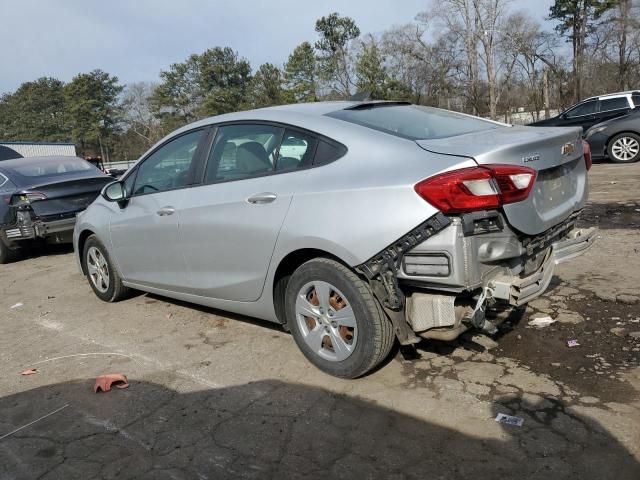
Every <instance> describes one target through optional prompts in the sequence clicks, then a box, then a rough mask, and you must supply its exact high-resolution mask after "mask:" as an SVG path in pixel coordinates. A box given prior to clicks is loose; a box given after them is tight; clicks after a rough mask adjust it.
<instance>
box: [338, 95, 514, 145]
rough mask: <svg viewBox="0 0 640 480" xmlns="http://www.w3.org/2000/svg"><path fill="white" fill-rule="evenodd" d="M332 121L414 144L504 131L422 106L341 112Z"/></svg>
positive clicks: (384, 106)
mask: <svg viewBox="0 0 640 480" xmlns="http://www.w3.org/2000/svg"><path fill="white" fill-rule="evenodd" d="M327 115H328V116H330V117H333V118H338V119H340V120H345V121H347V122H351V123H357V124H358V125H362V126H365V127H369V128H373V129H374V130H379V131H381V132H385V133H390V134H392V135H396V136H398V137H403V138H408V139H411V140H433V139H436V138H447V137H455V136H456V135H464V134H465V133H472V132H481V131H483V130H492V129H494V128H502V127H504V125H501V124H499V123H494V122H491V121H488V120H483V119H481V118H477V117H471V116H468V115H463V114H460V113H455V112H451V111H449V110H441V109H439V108H432V107H423V106H421V105H384V104H382V105H380V104H378V105H374V106H371V107H368V108H355V109H347V110H338V111H336V112H331V113H329V114H327Z"/></svg>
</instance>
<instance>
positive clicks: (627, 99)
mask: <svg viewBox="0 0 640 480" xmlns="http://www.w3.org/2000/svg"><path fill="white" fill-rule="evenodd" d="M617 98H624V99H625V100H626V102H627V106H626V107H619V108H612V109H610V110H600V107H601V106H602V103H603V102H606V101H607V100H613V99H617ZM630 108H631V104H630V103H629V97H628V96H626V95H625V96H622V97H611V98H605V99H599V100H598V113H608V112H617V111H619V110H628V109H630Z"/></svg>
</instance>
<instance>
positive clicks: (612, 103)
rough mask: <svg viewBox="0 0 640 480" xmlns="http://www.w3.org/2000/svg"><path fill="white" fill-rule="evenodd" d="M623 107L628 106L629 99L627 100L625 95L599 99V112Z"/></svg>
mask: <svg viewBox="0 0 640 480" xmlns="http://www.w3.org/2000/svg"><path fill="white" fill-rule="evenodd" d="M623 108H629V101H628V100H627V97H616V98H607V99H605V100H600V111H601V112H608V111H609V110H621V109H623Z"/></svg>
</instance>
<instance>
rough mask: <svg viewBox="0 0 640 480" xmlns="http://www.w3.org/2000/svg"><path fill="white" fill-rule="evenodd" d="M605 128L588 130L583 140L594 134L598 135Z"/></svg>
mask: <svg viewBox="0 0 640 480" xmlns="http://www.w3.org/2000/svg"><path fill="white" fill-rule="evenodd" d="M606 128H607V127H606V126H604V127H596V128H590V129H589V130H587V133H586V134H585V136H584V138H589V137H591V136H593V135H595V134H596V133H600V132H601V131H603V130H606Z"/></svg>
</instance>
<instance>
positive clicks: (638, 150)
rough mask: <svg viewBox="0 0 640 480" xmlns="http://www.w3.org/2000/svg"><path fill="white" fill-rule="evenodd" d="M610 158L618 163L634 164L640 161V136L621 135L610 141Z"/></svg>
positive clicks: (608, 149) (608, 148) (632, 134)
mask: <svg viewBox="0 0 640 480" xmlns="http://www.w3.org/2000/svg"><path fill="white" fill-rule="evenodd" d="M607 153H608V154H609V158H610V159H611V160H612V161H614V162H616V163H633V162H637V161H638V160H639V159H640V136H638V135H636V134H635V133H621V134H619V135H616V136H615V137H613V138H612V139H611V140H610V141H609V146H608V147H607Z"/></svg>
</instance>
